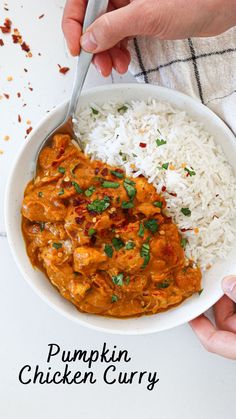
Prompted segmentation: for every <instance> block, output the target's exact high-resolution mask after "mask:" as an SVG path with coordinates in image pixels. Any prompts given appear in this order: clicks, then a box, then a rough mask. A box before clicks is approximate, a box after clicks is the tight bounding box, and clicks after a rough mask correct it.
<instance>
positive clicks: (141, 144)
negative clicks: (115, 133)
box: [139, 143, 147, 148]
mask: <svg viewBox="0 0 236 419" xmlns="http://www.w3.org/2000/svg"><path fill="white" fill-rule="evenodd" d="M139 147H141V148H146V147H147V144H146V143H139Z"/></svg>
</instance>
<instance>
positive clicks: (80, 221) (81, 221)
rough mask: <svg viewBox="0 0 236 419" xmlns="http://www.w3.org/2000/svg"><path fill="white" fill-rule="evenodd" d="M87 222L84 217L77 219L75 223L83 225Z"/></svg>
mask: <svg viewBox="0 0 236 419" xmlns="http://www.w3.org/2000/svg"><path fill="white" fill-rule="evenodd" d="M84 220H85V217H84V216H83V215H82V217H75V222H76V223H77V224H82V223H83V222H84Z"/></svg>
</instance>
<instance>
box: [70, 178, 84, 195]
mask: <svg viewBox="0 0 236 419" xmlns="http://www.w3.org/2000/svg"><path fill="white" fill-rule="evenodd" d="M71 183H72V185H73V186H74V188H75V190H76V192H77V193H83V190H82V189H81V187H80V186H79V184H78V183H77V182H74V181H72V182H71Z"/></svg>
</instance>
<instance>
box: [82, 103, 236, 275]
mask: <svg viewBox="0 0 236 419" xmlns="http://www.w3.org/2000/svg"><path fill="white" fill-rule="evenodd" d="M122 105H123V104H121V103H119V104H117V103H113V102H109V103H106V104H104V105H103V106H101V107H100V106H98V105H96V104H92V105H91V107H92V108H93V109H95V110H97V111H98V114H95V113H94V111H92V109H91V107H88V108H86V109H82V110H80V112H79V118H78V121H76V124H75V125H76V131H77V134H78V136H79V137H80V138H81V140H82V141H83V142H84V143H85V152H86V153H87V154H88V155H89V156H91V157H92V158H93V159H99V160H102V161H104V162H107V163H108V164H110V165H114V166H120V167H123V168H124V169H125V170H126V173H127V174H128V175H130V176H134V177H136V176H139V175H140V174H142V175H144V176H145V177H146V178H147V179H148V181H149V182H151V183H152V184H153V185H154V186H155V187H156V189H157V191H158V192H162V194H163V195H164V197H165V199H166V202H167V208H168V211H169V213H170V214H171V216H172V217H173V219H174V221H175V223H176V224H177V225H178V227H179V230H180V232H181V234H182V236H183V237H185V238H187V240H188V242H187V246H186V255H187V257H188V258H191V259H193V260H194V261H195V262H196V263H198V264H199V265H200V266H201V268H202V269H206V268H208V267H209V266H210V265H212V264H213V262H214V261H215V260H217V259H219V258H225V257H226V256H227V253H228V252H229V250H230V248H231V246H232V243H233V241H234V239H235V226H234V221H235V218H236V180H235V177H234V175H233V171H232V168H231V166H230V165H229V163H228V162H227V160H226V157H225V155H224V153H223V151H222V149H221V148H220V147H219V146H217V145H216V144H215V143H214V140H213V138H212V136H211V135H210V134H209V133H207V132H206V131H205V130H204V128H203V126H202V125H201V124H200V123H198V122H196V121H194V120H192V119H191V118H189V116H188V115H187V114H186V112H183V111H180V110H178V109H175V108H173V107H172V106H171V105H170V104H168V103H160V102H158V101H157V100H155V99H149V100H148V101H147V102H143V101H133V102H131V103H130V104H125V105H126V106H127V107H128V109H127V110H125V111H122V110H120V111H118V109H119V108H121V107H122ZM157 138H158V139H163V140H164V141H166V144H163V145H161V146H157V144H156V139H157ZM140 143H144V144H146V147H145V148H142V147H140ZM167 162H168V163H169V166H168V169H167V170H165V169H163V168H162V167H161V166H162V164H163V163H167ZM184 164H186V168H187V169H189V170H191V171H194V172H195V173H196V174H195V175H193V174H192V176H190V175H188V176H187V172H186V170H184V167H183V166H184ZM132 165H135V167H136V169H137V172H136V173H135V174H133V169H132ZM191 168H192V169H191ZM171 169H172V170H171ZM163 186H164V187H166V191H165V192H163V191H162V187H163ZM169 193H174V194H177V196H172V195H170V194H169ZM181 208H189V209H190V211H191V216H185V215H183V214H182V212H181ZM183 229H190V230H188V231H184V232H183V231H181V230H183Z"/></svg>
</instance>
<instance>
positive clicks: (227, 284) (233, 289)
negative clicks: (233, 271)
mask: <svg viewBox="0 0 236 419" xmlns="http://www.w3.org/2000/svg"><path fill="white" fill-rule="evenodd" d="M223 290H224V291H225V293H226V294H230V295H232V294H233V295H235V297H236V276H226V278H224V280H223Z"/></svg>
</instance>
